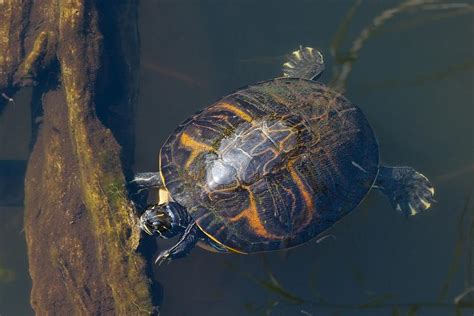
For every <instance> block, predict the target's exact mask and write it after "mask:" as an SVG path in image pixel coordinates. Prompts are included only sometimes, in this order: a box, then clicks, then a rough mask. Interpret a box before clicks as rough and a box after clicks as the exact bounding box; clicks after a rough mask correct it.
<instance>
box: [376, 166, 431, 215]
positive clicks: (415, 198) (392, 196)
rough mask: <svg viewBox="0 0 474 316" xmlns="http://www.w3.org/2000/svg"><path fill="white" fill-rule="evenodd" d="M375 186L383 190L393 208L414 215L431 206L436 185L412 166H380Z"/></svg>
mask: <svg viewBox="0 0 474 316" xmlns="http://www.w3.org/2000/svg"><path fill="white" fill-rule="evenodd" d="M374 187H375V188H377V189H379V190H380V191H382V192H383V193H384V194H385V195H386V196H387V197H388V198H389V200H390V203H391V204H392V206H393V208H394V209H396V210H397V211H400V212H402V213H403V214H405V216H413V215H416V214H418V213H419V212H421V211H424V210H427V209H428V208H430V206H431V204H432V203H433V202H435V200H434V199H433V195H434V187H433V186H432V185H431V183H430V181H429V180H428V178H426V177H425V176H424V175H422V174H421V173H419V172H417V171H416V170H415V169H413V168H411V167H388V166H380V168H379V174H378V176H377V180H376V181H375V184H374Z"/></svg>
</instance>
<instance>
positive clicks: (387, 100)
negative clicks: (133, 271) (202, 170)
mask: <svg viewBox="0 0 474 316" xmlns="http://www.w3.org/2000/svg"><path fill="white" fill-rule="evenodd" d="M418 2H419V1H418ZM400 3H405V4H406V3H412V4H413V3H414V4H416V3H417V1H405V2H404V1H401V2H400V1H364V2H363V1H360V2H357V1H348V0H347V1H346V0H344V1H328V0H326V1H303V0H300V1H292V2H290V1H258V2H257V1H247V0H240V1H225V2H224V1H211V0H209V1H151V0H149V1H141V3H140V20H139V21H140V37H141V69H140V97H139V103H138V105H137V113H136V123H137V127H136V153H135V166H134V169H135V170H136V171H156V170H157V153H158V151H159V149H160V146H161V144H162V143H163V142H164V141H165V140H166V138H167V136H168V135H169V134H170V133H171V132H172V131H173V130H174V128H175V127H176V126H177V125H178V124H179V123H180V122H182V121H183V120H184V119H186V118H187V117H188V116H189V115H191V114H193V113H194V112H196V111H198V110H200V109H202V108H203V107H204V106H206V105H209V104H211V103H213V102H214V101H215V100H216V99H218V98H219V97H220V96H223V95H225V94H227V93H229V92H230V91H233V90H235V89H236V88H239V87H242V86H245V85H247V84H251V83H254V82H257V81H261V80H264V79H269V78H273V77H277V76H280V75H281V71H280V67H281V64H283V63H284V62H285V56H286V55H287V54H288V53H289V52H291V51H292V50H294V49H296V48H297V47H298V46H299V45H300V44H301V45H305V46H312V47H316V48H318V49H320V50H321V52H322V53H323V55H324V56H325V61H326V72H325V73H324V74H323V75H322V77H321V78H320V81H322V82H325V83H329V82H331V80H332V79H334V78H335V77H336V78H339V80H338V81H337V82H338V83H339V85H343V86H344V88H345V95H346V96H347V97H348V98H349V99H350V100H351V101H352V102H353V103H355V104H357V105H358V106H359V107H360V108H361V109H362V110H363V111H364V113H365V115H366V116H367V118H368V120H369V122H370V123H371V125H372V127H373V129H374V131H375V132H376V135H377V139H378V141H379V144H380V152H381V159H382V160H383V161H384V162H386V163H388V164H391V165H409V166H413V167H414V168H415V169H417V170H419V171H421V172H423V173H424V174H425V175H426V176H428V177H429V178H430V180H431V181H432V183H433V185H434V186H435V188H436V196H435V198H436V200H437V201H438V202H437V203H436V204H435V205H434V206H433V207H432V208H431V209H430V210H429V211H427V212H424V213H422V214H420V215H418V216H416V217H413V218H409V219H406V218H405V217H403V216H401V214H399V213H397V212H396V211H394V210H393V209H392V208H391V206H390V203H389V202H388V200H387V199H386V198H385V197H384V196H382V195H381V194H379V193H378V192H372V193H370V194H369V196H368V197H367V198H366V199H365V200H364V202H363V203H362V204H361V205H360V206H359V207H358V208H357V209H356V210H355V211H354V212H353V213H351V214H350V215H349V216H347V217H345V218H344V219H343V220H341V221H340V222H339V223H337V224H336V225H335V226H334V227H333V228H331V229H330V230H329V231H328V234H330V235H334V236H335V238H327V239H325V240H322V241H321V242H319V243H317V242H316V241H312V242H309V243H307V244H305V245H303V246H300V247H297V248H295V249H292V250H289V251H284V252H275V253H267V254H264V255H262V254H260V255H249V256H241V255H233V254H230V255H222V254H214V253H210V252H206V251H204V250H202V249H199V248H197V249H195V250H194V251H193V252H192V253H191V254H190V255H189V256H188V257H187V258H185V259H182V260H177V261H175V262H173V263H171V264H169V265H164V266H160V267H156V268H155V271H154V274H155V279H156V280H157V282H159V284H160V287H161V289H162V293H161V297H162V306H161V315H223V314H225V315H229V316H230V315H405V314H407V313H408V312H409V311H411V312H416V315H430V316H431V315H455V314H456V309H455V306H454V304H453V300H454V299H455V298H456V297H458V298H461V294H462V293H463V292H465V291H466V289H468V288H470V287H472V286H474V275H473V273H474V272H473V271H474V257H473V256H474V255H473V248H474V198H472V199H471V201H469V197H470V195H471V194H472V192H473V185H474V181H473V180H472V179H474V128H473V119H474V92H473V91H474V89H473V88H474V72H473V67H474V41H473V38H474V20H473V16H474V11H473V8H474V2H472V1H463V0H460V1H457V2H456V3H454V2H447V1H445V2H444V3H446V4H447V5H444V6H442V5H439V4H430V5H414V6H413V7H411V8H407V7H406V6H405V7H403V6H402V7H400ZM390 8H398V10H401V12H398V11H396V10H395V11H393V10H392V11H390V10H389V11H387V9H390ZM350 12H353V13H354V14H353V18H352V19H351V20H350V19H348V18H347V17H348V14H349V13H350ZM392 15H393V16H392ZM377 17H378V18H377ZM349 20H350V21H349ZM370 25H372V27H371V28H369V29H367V30H368V32H367V33H366V35H368V36H367V40H366V41H362V47H361V49H360V50H357V55H352V58H348V54H347V53H348V52H349V51H350V49H351V47H353V43H354V41H356V44H357V43H358V42H357V39H359V40H361V37H360V34H361V32H362V30H363V29H365V28H366V27H368V26H370ZM338 30H339V31H338ZM363 34H364V33H363ZM335 49H336V50H337V54H336V56H335V54H332V53H331V52H332V51H334V50H335ZM336 57H337V58H336ZM344 63H345V67H349V68H350V70H351V71H350V75H349V76H348V78H347V80H342V79H341V76H338V74H340V73H338V72H335V70H337V69H341V68H340V67H341V66H342V65H343V64H344ZM338 67H339V68H338ZM346 69H348V68H346ZM332 83H334V81H332ZM29 111H30V110H29V105H28V91H23V92H22V93H20V94H19V95H17V96H16V104H15V105H14V106H10V107H8V108H6V109H5V111H4V112H3V114H2V116H1V117H0V219H1V220H0V315H2V316H5V315H29V314H32V313H33V312H32V310H31V308H30V307H29V303H28V302H29V291H30V286H31V285H30V279H29V276H28V267H27V258H26V246H25V241H24V234H23V233H22V216H23V214H22V211H23V209H22V202H21V201H22V196H23V193H22V192H23V187H22V183H23V179H22V177H21V176H19V175H23V174H24V170H25V161H26V160H27V159H28V148H29V141H30V137H29V134H30V121H29V120H30V113H29ZM158 244H159V248H164V247H166V246H168V245H169V242H163V241H158ZM461 301H462V302H464V303H465V304H467V303H468V302H469V301H470V303H469V304H471V306H473V305H472V304H474V303H473V301H474V300H473V296H469V295H466V296H464V297H462V298H461ZM397 312H400V314H397ZM458 313H459V314H458V315H472V314H473V313H474V308H472V307H470V308H469V307H464V308H462V309H459V310H458ZM413 315H414V314H413Z"/></svg>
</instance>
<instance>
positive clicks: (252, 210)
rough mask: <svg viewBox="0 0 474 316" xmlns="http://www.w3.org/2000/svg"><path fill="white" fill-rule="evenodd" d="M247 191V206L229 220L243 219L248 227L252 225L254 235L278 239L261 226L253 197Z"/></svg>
mask: <svg viewBox="0 0 474 316" xmlns="http://www.w3.org/2000/svg"><path fill="white" fill-rule="evenodd" d="M247 192H248V193H249V206H248V207H247V208H246V209H244V210H242V211H241V212H240V213H239V214H238V215H236V216H234V217H232V218H230V219H229V221H230V222H231V223H232V222H236V221H238V220H240V219H245V220H246V221H247V223H248V224H249V225H250V227H252V229H253V231H254V232H255V234H256V235H258V236H261V237H265V238H267V239H275V238H276V239H280V237H278V236H276V235H273V234H272V233H270V232H269V231H268V230H267V229H266V228H265V226H263V223H262V221H261V220H260V216H259V215H258V210H257V204H256V203H255V197H254V196H253V193H252V192H251V191H250V190H248V189H247Z"/></svg>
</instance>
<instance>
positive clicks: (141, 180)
mask: <svg viewBox="0 0 474 316" xmlns="http://www.w3.org/2000/svg"><path fill="white" fill-rule="evenodd" d="M162 186H163V182H162V181H161V175H160V173H159V172H141V173H136V174H135V175H134V177H133V179H132V181H130V182H129V183H128V184H127V188H128V192H129V195H130V198H131V200H132V201H133V202H134V204H135V206H136V207H137V208H138V209H143V208H145V207H146V206H147V205H148V203H147V200H148V191H149V190H150V189H152V188H161V187H162Z"/></svg>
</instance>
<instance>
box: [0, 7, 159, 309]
mask: <svg viewBox="0 0 474 316" xmlns="http://www.w3.org/2000/svg"><path fill="white" fill-rule="evenodd" d="M137 5H138V4H137V1H136V0H130V1H120V3H118V2H108V5H105V4H103V3H101V2H98V1H97V2H96V1H88V0H77V1H59V2H57V1H55V0H43V1H32V0H23V1H13V0H3V1H0V56H1V57H0V92H2V93H3V92H6V93H8V94H9V95H11V94H13V93H14V92H16V91H17V90H18V89H19V88H21V87H24V86H30V85H33V86H34V87H35V88H34V92H33V98H32V104H33V105H36V106H38V105H39V106H40V107H41V109H42V111H43V116H42V120H41V124H40V125H39V126H38V129H37V132H36V134H35V136H36V137H35V138H36V142H35V144H34V147H33V149H32V153H31V156H30V159H29V161H28V167H27V172H26V180H25V234H26V241H27V245H28V257H29V266H30V275H31V278H32V283H33V288H32V293H31V304H32V306H33V308H34V310H35V312H36V313H38V314H60V315H68V314H72V313H74V314H102V313H114V314H122V315H135V314H140V313H150V312H152V310H153V306H152V299H151V294H150V288H149V285H150V284H149V279H148V277H147V276H146V274H145V261H144V259H143V258H142V257H141V256H140V255H139V254H137V253H136V252H135V249H136V247H137V245H138V239H139V236H140V235H139V234H140V232H139V230H138V228H137V225H136V224H137V218H136V215H135V212H134V209H133V207H132V206H131V205H130V203H129V201H128V199H127V196H126V190H125V177H124V175H123V170H127V168H129V167H130V166H129V161H130V152H127V151H126V150H129V151H130V149H126V150H125V151H124V150H122V149H121V148H122V147H121V146H120V145H126V146H125V147H124V148H130V145H131V143H133V131H132V128H133V126H132V125H131V124H130V126H123V125H122V126H120V129H119V128H117V126H118V125H119V124H122V123H124V122H130V119H129V118H130V117H133V115H132V114H133V113H132V112H133V104H134V102H135V100H136V94H137V86H138V80H137V71H138V58H139V51H138V50H139V47H138V46H139V42H138V30H137ZM112 50H113V51H112ZM117 71H119V72H120V73H119V75H120V78H118V76H117ZM111 78H115V79H111ZM104 90H106V91H105V92H104ZM105 93H110V94H111V95H112V96H111V97H110V99H108V98H107V97H105ZM1 102H5V100H3V101H2V100H0V103H1ZM1 106H2V105H1V104H0V107H1ZM3 106H5V104H4V105H3ZM108 111H110V112H112V111H113V112H114V114H115V116H117V113H119V115H118V116H117V117H119V118H118V119H117V118H113V117H114V115H111V116H110V117H112V118H108V117H107V112H108ZM105 125H107V126H105ZM124 130H125V131H124ZM127 146H128V147H127Z"/></svg>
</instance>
